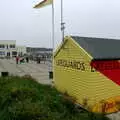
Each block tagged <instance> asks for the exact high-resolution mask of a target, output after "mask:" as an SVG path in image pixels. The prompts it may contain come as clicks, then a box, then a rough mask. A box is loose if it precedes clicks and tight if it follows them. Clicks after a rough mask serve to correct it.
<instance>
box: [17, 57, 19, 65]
mask: <svg viewBox="0 0 120 120" xmlns="http://www.w3.org/2000/svg"><path fill="white" fill-rule="evenodd" d="M18 62H19V56H16V64H18Z"/></svg>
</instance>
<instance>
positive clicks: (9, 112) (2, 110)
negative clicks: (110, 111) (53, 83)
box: [0, 77, 107, 120]
mask: <svg viewBox="0 0 120 120" xmlns="http://www.w3.org/2000/svg"><path fill="white" fill-rule="evenodd" d="M0 120H107V119H106V118H104V117H103V116H102V115H95V114H93V113H89V112H86V111H84V110H82V111H81V112H79V111H78V110H77V109H76V108H75V107H74V105H73V104H72V103H71V102H70V101H68V100H65V99H64V97H63V96H62V95H61V94H60V93H59V92H58V91H57V90H56V89H55V88H51V87H50V86H47V85H41V84H38V83H37V82H35V81H34V80H32V79H31V78H24V77H22V78H20V77H6V78H0Z"/></svg>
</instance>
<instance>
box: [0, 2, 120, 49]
mask: <svg viewBox="0 0 120 120" xmlns="http://www.w3.org/2000/svg"><path fill="white" fill-rule="evenodd" d="M38 1H42V0H0V40H16V41H17V44H20V45H26V46H38V47H52V40H51V6H48V7H45V8H42V9H33V8H32V6H33V5H35V4H36V3H37V2H38ZM54 1H55V46H57V45H58V44H59V43H60V42H61V32H60V0H54ZM119 6H120V1H119V0H64V21H65V22H66V30H65V34H66V35H71V34H72V35H79V36H93V37H105V38H120V32H119V31H120V16H119V15H120V7H119Z"/></svg>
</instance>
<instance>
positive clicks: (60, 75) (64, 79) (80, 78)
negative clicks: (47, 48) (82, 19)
mask: <svg viewBox="0 0 120 120" xmlns="http://www.w3.org/2000/svg"><path fill="white" fill-rule="evenodd" d="M54 85H55V87H56V88H57V89H58V90H59V91H60V92H62V93H64V94H67V95H69V96H70V97H71V98H72V99H74V100H75V102H76V103H79V104H80V105H81V106H82V107H83V108H85V109H87V110H89V111H92V112H96V113H113V112H117V111H119V109H120V40H116V39H105V38H92V37H79V36H70V37H69V36H67V37H65V39H64V42H62V43H61V45H60V46H59V47H58V49H57V50H56V51H55V54H54Z"/></svg>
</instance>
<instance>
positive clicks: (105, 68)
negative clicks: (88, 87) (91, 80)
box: [91, 60, 120, 85]
mask: <svg viewBox="0 0 120 120" xmlns="http://www.w3.org/2000/svg"><path fill="white" fill-rule="evenodd" d="M91 67H92V68H95V70H97V71H99V72H100V73H101V74H103V75H104V76H106V77H107V78H109V79H110V80H112V81H113V82H114V83H116V84H118V85H120V62H119V61H118V60H108V61H106V60H105V61H104V60H103V61H92V62H91ZM96 80H97V79H96Z"/></svg>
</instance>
